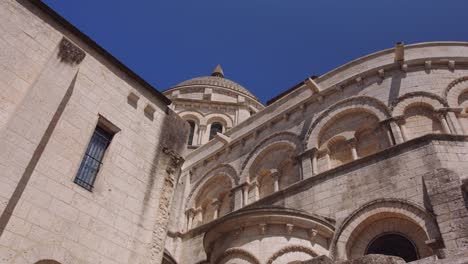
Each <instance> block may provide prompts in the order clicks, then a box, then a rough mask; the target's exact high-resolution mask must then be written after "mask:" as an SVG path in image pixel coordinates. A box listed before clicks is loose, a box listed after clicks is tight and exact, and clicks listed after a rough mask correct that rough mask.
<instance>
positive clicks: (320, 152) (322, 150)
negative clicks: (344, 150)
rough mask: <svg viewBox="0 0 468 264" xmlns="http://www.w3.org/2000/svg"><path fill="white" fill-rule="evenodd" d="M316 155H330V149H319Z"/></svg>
mask: <svg viewBox="0 0 468 264" xmlns="http://www.w3.org/2000/svg"><path fill="white" fill-rule="evenodd" d="M317 154H325V155H327V154H330V149H329V148H328V147H325V148H322V149H319V150H318V151H317Z"/></svg>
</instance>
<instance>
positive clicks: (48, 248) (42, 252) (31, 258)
mask: <svg viewBox="0 0 468 264" xmlns="http://www.w3.org/2000/svg"><path fill="white" fill-rule="evenodd" d="M9 263H13V264H20V263H21V264H22V263H35V264H46V263H47V264H60V263H76V264H84V263H85V262H84V261H82V260H81V259H79V258H77V257H75V256H74V255H73V254H71V252H70V251H68V250H66V249H65V248H63V247H62V246H60V245H59V244H55V243H53V244H40V245H36V246H33V247H31V248H28V249H26V250H23V251H21V253H19V254H18V255H16V256H15V257H14V259H13V260H12V261H11V262H9Z"/></svg>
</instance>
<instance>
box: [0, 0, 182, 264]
mask: <svg viewBox="0 0 468 264" xmlns="http://www.w3.org/2000/svg"><path fill="white" fill-rule="evenodd" d="M38 6H41V7H43V4H41V3H38V4H31V2H29V1H13V0H6V1H1V3H0V24H1V26H0V65H1V66H0V89H1V91H2V92H1V98H0V112H1V114H0V116H1V117H0V129H1V130H0V142H2V148H1V149H2V150H1V153H0V171H1V172H0V173H1V177H0V188H1V191H0V199H1V200H0V201H1V203H0V208H1V212H2V214H1V221H0V232H1V233H0V262H1V263H36V262H37V261H40V260H56V261H58V262H60V263H150V262H152V263H159V262H160V261H161V259H162V254H163V249H164V240H165V236H166V226H167V222H168V211H167V210H168V209H167V208H169V206H170V203H171V199H172V191H173V188H174V185H175V181H176V180H177V176H178V171H177V169H178V167H179V166H180V164H181V163H180V161H179V159H178V157H177V153H181V152H182V151H183V147H184V146H185V142H186V133H185V132H186V130H187V127H186V125H185V122H183V121H182V120H181V119H180V118H179V117H177V116H176V115H175V114H174V113H173V112H172V111H170V110H168V108H167V106H166V103H167V99H164V97H163V96H161V95H160V94H158V92H156V91H154V90H152V89H153V88H150V86H149V85H147V84H146V83H144V81H142V80H141V79H138V77H136V75H134V74H131V73H129V70H128V69H126V68H125V67H124V66H122V65H121V64H119V63H116V60H115V59H113V58H110V57H109V56H110V55H108V54H107V53H105V52H103V51H102V50H101V49H100V48H96V45H95V44H93V43H92V41H91V42H90V40H86V38H85V37H83V36H79V34H77V33H76V32H74V29H71V30H70V28H71V27H70V26H69V25H66V23H64V22H63V21H60V19H58V20H57V18H55V17H53V15H51V14H49V13H47V12H45V11H44V10H43V9H39V8H38ZM165 100H166V101H165ZM98 122H106V124H108V125H109V124H112V126H113V128H114V129H115V132H116V133H115V135H114V137H113V139H112V142H111V144H110V146H109V147H108V149H107V152H106V155H105V157H104V159H103V165H102V166H101V169H100V171H99V173H98V175H97V179H96V181H95V183H94V188H93V189H92V191H91V192H90V191H87V190H85V189H84V188H82V187H80V186H78V185H77V184H75V183H74V182H73V180H74V178H75V176H76V174H77V171H78V168H79V166H80V162H81V160H82V158H83V155H84V153H85V151H86V147H87V145H88V143H89V141H90V138H91V135H92V134H93V130H94V129H95V127H96V124H97V123H98ZM174 131H177V132H176V133H175V132H174ZM177 163H178V164H177ZM162 190H163V191H162ZM161 228H162V229H161Z"/></svg>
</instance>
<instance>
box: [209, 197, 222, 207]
mask: <svg viewBox="0 0 468 264" xmlns="http://www.w3.org/2000/svg"><path fill="white" fill-rule="evenodd" d="M211 205H212V206H213V207H214V208H216V209H218V208H219V206H220V205H221V201H220V200H218V199H213V201H212V202H211Z"/></svg>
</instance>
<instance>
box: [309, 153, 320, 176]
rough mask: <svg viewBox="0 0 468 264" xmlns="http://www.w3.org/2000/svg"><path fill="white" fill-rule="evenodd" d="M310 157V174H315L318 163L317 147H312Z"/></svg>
mask: <svg viewBox="0 0 468 264" xmlns="http://www.w3.org/2000/svg"><path fill="white" fill-rule="evenodd" d="M311 159H312V175H317V174H318V173H319V170H318V163H317V159H318V149H317V148H313V149H312V152H311Z"/></svg>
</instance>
